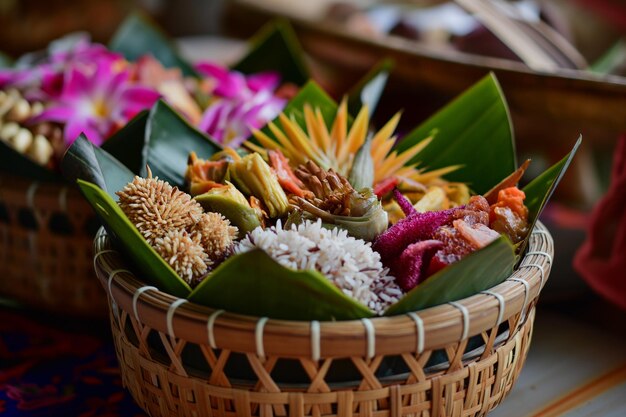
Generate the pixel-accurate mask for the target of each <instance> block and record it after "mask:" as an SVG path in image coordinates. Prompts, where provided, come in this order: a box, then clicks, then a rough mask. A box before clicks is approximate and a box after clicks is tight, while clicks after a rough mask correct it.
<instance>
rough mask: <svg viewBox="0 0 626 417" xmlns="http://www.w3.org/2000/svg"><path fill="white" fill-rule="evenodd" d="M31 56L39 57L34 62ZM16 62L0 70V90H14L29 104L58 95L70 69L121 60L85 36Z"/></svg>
mask: <svg viewBox="0 0 626 417" xmlns="http://www.w3.org/2000/svg"><path fill="white" fill-rule="evenodd" d="M35 54H38V55H41V56H37V57H36V58H35V56H36V55H35ZM35 54H29V55H26V56H25V57H23V58H20V59H19V60H18V61H17V63H16V64H15V67H13V68H7V69H0V88H2V89H5V88H11V87H12V88H17V89H19V90H20V91H22V93H23V94H24V95H25V96H26V97H27V98H28V99H31V100H45V99H47V98H48V97H50V96H55V94H58V93H59V91H60V84H61V82H62V80H63V74H64V72H65V70H66V68H67V67H68V66H70V65H88V66H94V67H95V66H98V65H101V64H107V63H111V62H115V61H121V60H123V59H124V58H123V57H122V56H121V55H119V54H117V53H114V52H111V51H109V50H108V49H107V48H106V47H105V46H104V45H100V44H94V43H91V42H90V40H89V37H88V36H84V35H80V36H76V35H70V36H68V37H66V38H62V39H59V40H58V41H54V42H52V43H51V44H50V46H49V47H48V50H47V51H45V52H44V53H35Z"/></svg>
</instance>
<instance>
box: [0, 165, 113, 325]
mask: <svg viewBox="0 0 626 417" xmlns="http://www.w3.org/2000/svg"><path fill="white" fill-rule="evenodd" d="M0 210H2V218H0V239H1V240H0V247H1V250H0V294H1V295H2V296H6V297H8V298H11V299H14V300H17V301H20V302H22V303H25V304H28V305H31V306H35V307H37V308H40V309H43V310H47V311H53V312H57V313H66V314H77V315H81V316H100V317H102V316H104V315H105V313H106V308H107V307H106V298H105V296H104V294H103V293H102V289H101V288H100V286H99V285H98V283H97V280H95V279H94V276H93V275H94V274H93V249H92V247H93V246H92V244H91V242H92V240H93V234H92V233H90V232H89V231H88V227H87V226H88V222H90V221H92V220H93V218H94V213H93V210H92V209H91V207H90V206H89V204H88V203H87V202H85V201H84V199H83V198H82V196H81V195H80V193H79V192H78V191H77V190H74V189H71V188H70V187H66V186H63V185H61V184H53V183H37V182H32V181H28V180H25V179H23V178H18V177H14V176H10V175H6V174H0Z"/></svg>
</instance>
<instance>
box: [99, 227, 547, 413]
mask: <svg viewBox="0 0 626 417" xmlns="http://www.w3.org/2000/svg"><path fill="white" fill-rule="evenodd" d="M94 245H95V250H96V258H95V261H94V265H95V268H96V271H97V275H98V277H99V279H100V281H101V283H102V284H103V286H104V287H105V289H106V290H107V292H108V296H109V303H110V307H111V309H110V316H111V325H112V331H113V337H114V341H115V346H116V351H117V356H118V359H119V363H120V366H121V370H122V376H123V381H124V384H125V386H126V387H127V389H128V390H129V391H130V392H131V394H132V396H133V397H134V399H135V401H136V402H137V403H138V404H139V405H140V406H141V407H142V408H143V409H144V410H145V411H146V412H147V413H148V414H150V415H151V416H152V417H157V416H163V417H165V416H196V417H201V416H224V417H226V416H228V417H230V416H293V417H301V416H319V417H322V416H339V417H346V416H362V417H365V416H372V417H374V416H380V417H383V416H393V417H397V416H409V415H410V416H421V417H426V416H429V417H438V416H482V415H485V414H487V413H488V412H489V411H490V410H492V409H493V408H494V407H496V406H497V405H498V404H499V403H500V402H501V401H502V399H503V398H504V397H505V396H506V395H507V393H508V392H509V391H510V390H511V388H512V386H513V384H514V382H515V381H516V379H517V377H518V375H519V373H520V371H521V368H522V365H523V363H524V361H525V359H526V354H527V351H528V348H529V345H530V341H531V334H532V328H533V320H534V316H535V304H536V300H537V298H538V296H539V293H540V291H541V288H542V287H543V285H544V283H545V280H546V279H547V277H548V274H549V272H550V267H551V264H552V254H553V244H552V238H551V236H550V234H549V233H548V232H547V230H546V229H545V228H544V227H543V226H542V225H541V224H539V225H538V226H537V227H536V228H535V230H534V231H533V232H532V236H531V238H530V244H529V249H528V252H527V253H526V255H525V257H524V258H523V260H522V262H521V263H520V266H519V267H518V269H517V270H516V271H515V272H514V273H513V274H512V276H511V277H509V278H508V279H507V280H506V281H505V282H503V283H502V284H500V285H498V286H496V287H494V288H492V289H491V290H490V291H485V292H484V293H481V294H476V295H474V296H472V297H469V298H466V299H463V300H459V301H458V302H454V303H449V304H446V305H440V306H437V307H433V308H428V309H425V310H421V311H419V312H417V313H410V314H406V315H402V316H395V317H390V318H374V319H364V320H360V321H359V320H357V321H343V322H316V321H313V322H301V321H285V320H272V319H269V320H268V319H267V318H259V317H250V316H243V315H237V314H232V313H228V312H224V311H221V310H212V309H210V308H206V307H202V306H199V305H196V304H193V303H189V302H187V301H186V300H184V299H179V298H176V297H173V296H171V295H168V294H165V293H163V292H160V291H158V290H157V289H156V288H154V287H151V286H147V285H146V284H145V283H144V282H142V280H141V279H140V278H137V277H136V276H134V275H133V274H132V272H130V271H129V270H127V269H126V268H127V265H125V263H124V260H123V259H122V257H121V255H120V254H119V253H117V252H116V251H115V250H113V249H112V247H111V244H110V241H109V239H108V237H107V235H106V232H104V231H102V230H101V231H100V232H99V233H98V235H97V236H96V239H95V242H94ZM259 296H260V297H262V296H263V295H262V294H259Z"/></svg>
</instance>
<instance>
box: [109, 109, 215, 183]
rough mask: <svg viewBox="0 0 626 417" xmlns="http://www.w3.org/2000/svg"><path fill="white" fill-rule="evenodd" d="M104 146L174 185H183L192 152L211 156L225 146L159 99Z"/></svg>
mask: <svg viewBox="0 0 626 417" xmlns="http://www.w3.org/2000/svg"><path fill="white" fill-rule="evenodd" d="M103 149H105V150H107V151H109V152H110V153H111V154H112V155H113V156H114V157H116V158H117V159H118V160H119V161H121V162H123V164H124V165H125V166H126V167H128V168H129V169H131V170H132V171H133V172H134V173H135V174H138V175H145V173H146V165H149V166H150V169H151V170H152V174H153V175H154V176H158V177H159V178H161V179H162V180H165V181H167V182H169V183H170V184H172V185H178V186H180V185H182V184H183V182H184V176H185V171H186V169H187V158H188V157H189V152H191V151H195V152H196V153H197V154H198V156H199V157H200V158H209V157H211V155H213V154H214V153H215V152H217V151H219V150H221V149H222V147H221V146H220V145H219V144H217V143H216V142H215V141H213V140H212V139H211V138H210V137H208V136H207V135H205V134H204V133H202V132H200V131H199V130H197V129H196V128H194V127H193V126H191V125H190V124H189V122H187V120H186V119H184V118H183V117H182V116H181V115H180V114H178V113H177V112H176V111H175V110H174V109H172V108H171V107H170V106H169V105H168V104H167V103H165V102H164V101H162V100H159V101H158V102H157V103H155V104H154V106H153V107H152V109H150V112H143V113H140V114H139V115H137V116H135V118H134V119H133V120H132V121H131V122H130V123H128V124H127V125H126V126H124V127H123V128H122V129H121V130H119V131H118V132H117V133H116V134H115V135H114V136H112V137H111V138H110V139H109V140H107V141H106V142H105V143H104V145H103Z"/></svg>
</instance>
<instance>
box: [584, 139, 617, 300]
mask: <svg viewBox="0 0 626 417" xmlns="http://www.w3.org/2000/svg"><path fill="white" fill-rule="evenodd" d="M614 158H615V159H614V161H613V172H612V174H611V186H610V187H609V190H608V192H607V193H606V195H605V196H604V197H603V198H602V199H601V200H600V201H599V203H598V205H597V206H596V207H595V208H594V210H593V212H592V214H591V224H590V228H589V232H588V234H587V240H586V241H585V243H584V244H583V245H582V246H581V248H580V249H579V250H578V252H577V253H576V257H575V258H574V267H575V268H576V270H577V271H578V272H579V273H580V274H581V275H582V276H583V278H584V279H585V280H586V281H587V282H588V283H589V285H591V287H592V288H593V289H594V290H595V291H597V292H598V293H600V294H601V295H602V296H604V297H606V298H607V299H608V300H610V301H612V302H613V303H615V304H617V305H618V306H619V307H621V308H623V309H625V310H626V135H623V136H622V137H621V138H620V139H619V142H618V144H617V148H616V149H615V157H614Z"/></svg>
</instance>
